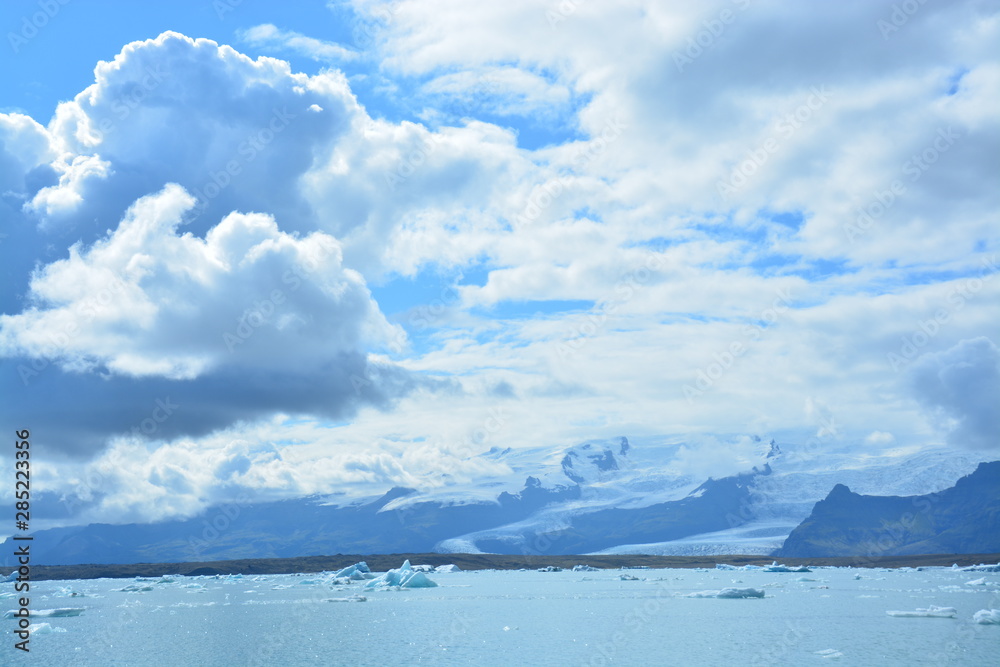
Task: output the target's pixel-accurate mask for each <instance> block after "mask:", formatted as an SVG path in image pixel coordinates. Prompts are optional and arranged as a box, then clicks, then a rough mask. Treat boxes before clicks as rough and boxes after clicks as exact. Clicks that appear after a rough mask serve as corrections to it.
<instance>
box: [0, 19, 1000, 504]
mask: <svg viewBox="0 0 1000 667" xmlns="http://www.w3.org/2000/svg"><path fill="white" fill-rule="evenodd" d="M123 6H124V5H122V4H121V3H117V2H110V1H94V2H79V1H73V0H70V1H68V2H65V3H61V2H59V0H51V1H46V0H34V1H31V2H28V1H14V2H7V3H4V5H3V7H2V9H0V19H2V21H0V26H2V28H3V34H4V44H3V45H2V47H0V72H2V74H0V77H2V78H0V83H2V86H0V193H2V196H0V211H2V219H3V226H4V228H3V230H0V233H2V234H4V236H3V237H2V238H0V241H2V242H0V255H2V259H3V267H4V268H3V272H4V281H5V282H4V284H5V290H4V291H3V294H2V295H0V383H2V389H3V391H4V393H5V395H6V396H9V397H11V398H10V410H9V411H8V412H6V413H5V414H4V416H3V419H4V420H5V421H4V424H5V425H6V426H7V427H8V428H24V427H25V425H27V426H28V427H30V428H31V429H32V430H33V432H35V433H36V437H37V451H38V456H39V459H40V461H42V462H43V463H44V465H43V466H42V467H41V468H40V469H41V470H45V471H48V472H43V473H40V478H39V481H38V484H39V489H40V493H45V494H51V497H53V498H56V497H60V498H63V499H67V498H69V499H71V500H72V503H71V505H72V507H73V508H74V509H73V511H72V512H71V513H70V514H71V515H72V516H71V519H70V520H72V521H76V522H86V521H109V522H119V521H126V520H151V519H157V518H165V517H167V516H191V515H193V514H196V513H197V512H198V511H200V510H202V509H203V508H204V507H205V506H206V505H208V504H211V503H213V502H221V501H225V500H227V499H231V498H233V497H235V495H237V494H240V493H247V492H251V493H253V494H256V495H255V497H260V498H288V497H298V496H303V495H308V494H314V493H334V492H339V491H344V490H345V489H347V490H350V491H351V492H352V493H354V492H356V493H359V494H374V493H381V492H382V491H384V490H385V489H387V488H389V487H390V486H396V485H408V486H418V487H420V486H422V485H423V486H428V485H430V486H434V485H440V484H444V482H442V481H441V480H442V479H450V480H452V481H453V482H448V483H456V484H459V483H467V484H475V483H478V482H482V481H486V480H488V479H492V478H494V477H497V478H499V477H503V473H504V471H503V470H501V469H499V468H498V467H497V465H499V464H495V463H490V464H488V465H487V464H486V463H484V460H483V459H482V458H481V457H478V456H477V455H478V454H479V453H481V452H484V451H486V450H488V449H489V448H490V447H491V446H502V447H514V448H520V447H524V448H528V447H540V446H546V447H552V448H554V449H558V448H560V447H565V446H569V445H573V444H576V443H578V442H582V441H584V440H588V439H592V438H603V437H614V436H619V435H625V436H632V437H637V438H653V439H656V438H671V439H673V440H676V439H678V438H688V439H691V441H692V442H694V441H697V442H701V443H709V444H704V445H703V447H702V448H701V449H699V448H694V449H692V450H691V451H692V452H693V453H692V454H691V458H690V460H689V461H688V463H687V464H690V465H694V466H696V467H697V468H698V470H705V469H707V468H706V466H709V465H710V466H717V468H712V470H714V471H715V472H716V473H717V474H725V473H726V472H727V471H728V472H736V468H738V466H739V465H742V464H743V463H745V457H744V456H743V455H742V454H741V453H740V452H738V451H736V450H735V449H734V448H735V447H736V445H734V444H733V443H736V442H744V441H746V439H745V438H744V439H742V440H741V439H740V436H741V435H745V434H760V435H767V434H782V436H783V437H786V438H791V439H793V440H794V439H795V438H800V439H803V440H804V439H806V438H809V437H810V436H814V435H815V434H817V433H819V432H822V433H823V434H824V437H825V438H827V441H829V442H834V441H835V442H836V446H837V447H840V448H843V447H846V448H856V450H857V451H858V453H859V455H860V454H862V453H864V452H870V451H871V450H873V449H879V450H893V449H894V448H899V449H900V450H907V448H915V447H929V446H938V447H956V448H961V449H965V450H969V451H975V452H980V453H981V455H982V456H983V457H984V458H992V457H995V455H996V451H997V447H998V442H997V438H996V435H997V431H998V429H1000V425H998V422H997V416H996V410H995V406H996V404H997V402H998V401H1000V350H998V348H997V334H998V328H997V323H998V322H1000V278H997V274H998V272H1000V269H998V267H1000V261H998V255H1000V234H998V230H1000V224H998V220H997V211H998V210H1000V201H998V199H1000V193H998V191H997V188H996V187H995V184H996V179H997V175H998V171H1000V166H998V160H1000V158H998V156H1000V96H998V94H997V90H1000V85H998V84H1000V57H998V52H997V48H996V44H997V43H1000V40H998V39H997V38H998V37H1000V34H998V33H1000V15H998V14H997V13H996V10H995V8H992V7H991V5H989V4H988V3H982V2H977V1H974V0H969V1H967V2H955V3H946V4H944V3H939V4H927V5H921V6H920V8H919V10H917V11H916V12H914V13H913V14H912V15H906V16H905V17H902V18H900V17H899V16H896V18H895V19H893V18H892V17H893V3H891V2H868V1H864V2H862V1H861V0H857V1H853V2H845V3H838V4H837V5H836V6H834V5H829V6H828V5H809V6H808V7H807V6H805V5H802V4H801V3H794V2H784V1H778V0H774V1H772V2H760V3H749V2H744V1H743V0H736V1H732V2H731V1H728V0H719V1H716V2H710V3H701V4H698V5H697V6H694V5H691V4H690V3H652V2H642V1H639V0H636V1H634V2H624V3H599V2H588V3H573V2H569V3H565V2H563V3H556V2H553V3H539V2H529V1H527V0H523V1H516V2H510V3H504V4H502V5H495V6H494V5H490V6H475V5H472V4H470V3H462V2H459V1H458V0H431V1H427V2H412V1H410V0H400V1H397V2H388V3H386V2H375V1H369V0H353V1H349V0H344V1H343V2H327V3H324V2H296V3H284V4H281V5H276V4H275V3H270V2H263V0H257V1H255V0H243V2H235V1H234V0H218V1H209V0H202V1H187V2H176V3H170V4H163V3H150V4H149V5H148V6H146V5H144V6H143V8H142V12H141V13H140V12H138V11H132V12H129V11H124V10H123V9H122V7H123ZM904 19H905V20H904ZM893 20H895V21H896V22H898V23H899V25H893V28H898V29H893V30H887V29H885V25H886V23H885V22H886V21H890V22H891V21H893ZM890 25H891V23H890ZM720 26H721V27H720ZM164 406H171V407H169V409H168V408H166V407H164ZM500 413H502V414H503V415H505V417H504V418H503V419H498V418H497V416H496V415H497V414H500ZM486 424H491V425H493V426H490V427H489V428H487V427H486V426H485V425H486ZM832 425H835V426H832ZM494 426H495V428H494ZM484 434H486V435H484ZM487 436H488V437H487ZM727 443H728V444H727ZM3 456H6V454H4V455H3ZM676 465H686V464H685V463H683V462H677V463H676ZM500 468H502V465H501V466H500ZM729 468H733V469H732V470H729ZM442 473H448V475H450V477H445V476H444V475H443V474H442ZM498 476H499V477H498ZM88 479H89V480H91V481H88ZM95 479H97V480H100V481H99V482H94V481H93V480H95ZM425 490H427V489H425ZM442 490H443V491H447V489H442Z"/></svg>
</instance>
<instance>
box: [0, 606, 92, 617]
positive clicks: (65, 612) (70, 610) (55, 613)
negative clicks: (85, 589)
mask: <svg viewBox="0 0 1000 667" xmlns="http://www.w3.org/2000/svg"><path fill="white" fill-rule="evenodd" d="M84 611H86V608H85V607H63V608H61V609H38V610H36V611H32V612H31V617H32V618H66V617H68V616H79V615H80V614H82V613H83V612H84ZM3 617H4V618H17V610H15V609H11V610H9V611H5V612H4V614H3Z"/></svg>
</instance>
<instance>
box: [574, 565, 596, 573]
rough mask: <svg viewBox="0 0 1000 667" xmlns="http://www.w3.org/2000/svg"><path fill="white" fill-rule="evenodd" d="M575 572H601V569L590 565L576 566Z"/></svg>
mask: <svg viewBox="0 0 1000 667" xmlns="http://www.w3.org/2000/svg"><path fill="white" fill-rule="evenodd" d="M573 571H574V572H599V571H600V568H597V567H591V566H590V565H574V566H573Z"/></svg>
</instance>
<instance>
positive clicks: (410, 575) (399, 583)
mask: <svg viewBox="0 0 1000 667" xmlns="http://www.w3.org/2000/svg"><path fill="white" fill-rule="evenodd" d="M435 586H437V583H435V582H433V581H431V580H430V579H428V578H427V575H426V574H424V573H423V572H417V571H416V570H414V569H413V566H412V565H410V561H409V560H406V561H403V565H402V566H401V567H400V568H399V569H398V570H389V571H388V572H386V573H385V574H383V575H382V576H379V577H376V578H374V579H372V580H371V581H369V582H368V583H367V584H365V588H372V589H375V588H434V587H435Z"/></svg>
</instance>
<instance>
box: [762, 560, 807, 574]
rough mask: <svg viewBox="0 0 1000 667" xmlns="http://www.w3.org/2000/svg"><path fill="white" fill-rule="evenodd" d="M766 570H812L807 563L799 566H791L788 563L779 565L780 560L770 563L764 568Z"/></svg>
mask: <svg viewBox="0 0 1000 667" xmlns="http://www.w3.org/2000/svg"><path fill="white" fill-rule="evenodd" d="M764 571H765V572H812V570H810V569H809V568H808V567H806V566H805V565H800V566H798V567H789V566H787V565H779V564H778V561H774V562H772V563H771V564H770V565H768V566H767V567H765V568H764Z"/></svg>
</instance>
